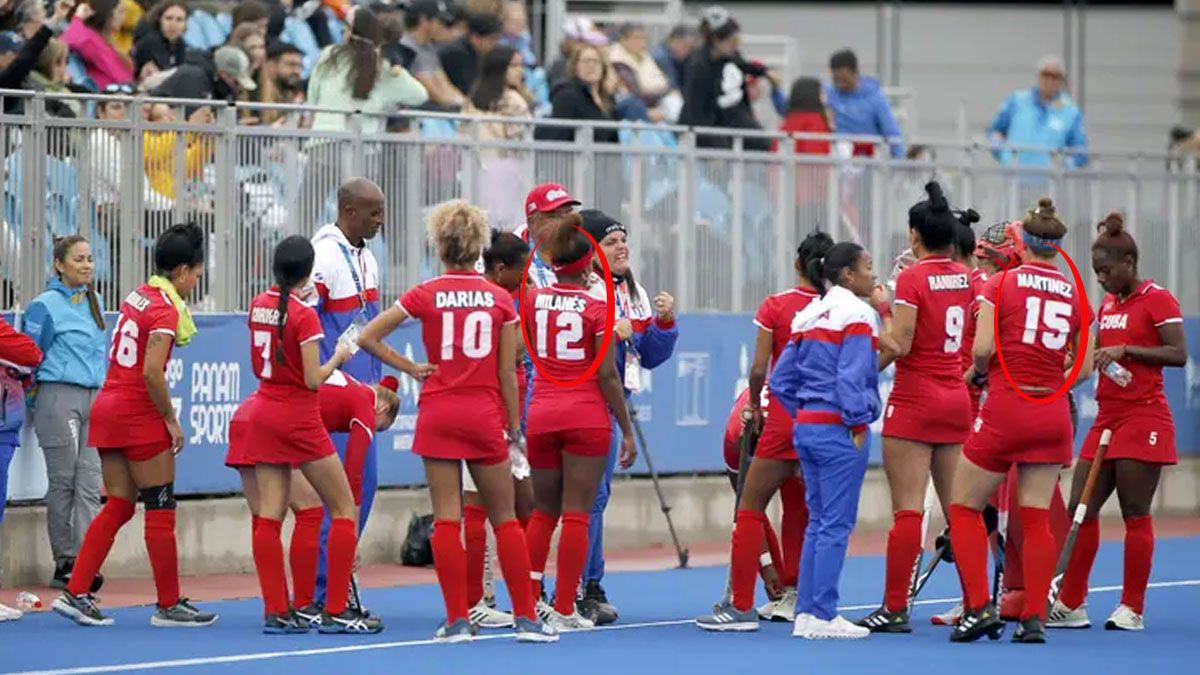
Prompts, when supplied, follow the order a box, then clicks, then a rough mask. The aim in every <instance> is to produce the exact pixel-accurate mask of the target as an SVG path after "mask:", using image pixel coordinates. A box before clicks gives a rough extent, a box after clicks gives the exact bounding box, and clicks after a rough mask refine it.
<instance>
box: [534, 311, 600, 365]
mask: <svg viewBox="0 0 1200 675" xmlns="http://www.w3.org/2000/svg"><path fill="white" fill-rule="evenodd" d="M533 318H534V321H537V334H538V336H537V351H538V356H539V357H541V358H543V359H544V358H546V357H547V356H549V354H548V353H547V351H546V348H547V344H546V343H547V341H548V338H547V337H546V335H547V334H548V333H549V332H550V330H549V329H550V311H549V310H545V309H539V310H538V311H537V313H536V314H534V317H533ZM554 326H555V327H556V328H558V333H557V334H556V335H555V336H554V337H555V339H554V352H555V354H554V358H556V359H560V360H562V361H582V360H584V359H585V358H587V353H586V352H585V351H584V350H583V347H582V346H579V347H572V346H571V345H572V344H573V343H578V342H579V339H580V338H582V337H583V317H582V316H580V315H578V314H573V313H571V312H562V313H560V314H559V315H558V316H556V317H555V318H554Z"/></svg>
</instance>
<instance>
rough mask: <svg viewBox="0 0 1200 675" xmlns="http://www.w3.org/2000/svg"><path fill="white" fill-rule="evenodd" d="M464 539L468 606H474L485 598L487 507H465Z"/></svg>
mask: <svg viewBox="0 0 1200 675" xmlns="http://www.w3.org/2000/svg"><path fill="white" fill-rule="evenodd" d="M463 540H464V541H465V542H466V546H467V606H468V607H474V606H475V605H477V604H479V601H480V600H482V599H483V568H484V563H485V561H484V558H485V557H486V556H487V509H485V508H483V507H482V506H476V505H475V504H467V505H466V506H464V507H463ZM526 555H528V552H526Z"/></svg>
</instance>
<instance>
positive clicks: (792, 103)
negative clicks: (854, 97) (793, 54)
mask: <svg viewBox="0 0 1200 675" xmlns="http://www.w3.org/2000/svg"><path fill="white" fill-rule="evenodd" d="M833 128H834V127H833V121H832V117H831V115H830V113H829V108H828V107H826V105H825V92H824V91H823V90H822V88H821V82H820V81H819V80H817V79H816V78H815V77H800V78H797V79H796V81H795V82H793V83H792V92H791V95H790V96H789V97H788V100H787V112H786V114H785V116H784V118H783V124H782V125H781V126H780V127H779V130H780V131H782V132H784V133H787V134H829V133H833ZM795 143H796V146H795V147H796V150H795V152H796V154H798V155H828V154H829V141H828V140H817V139H803V138H797V139H796V140H795ZM777 149H778V143H777V144H776V147H775V148H773V150H777Z"/></svg>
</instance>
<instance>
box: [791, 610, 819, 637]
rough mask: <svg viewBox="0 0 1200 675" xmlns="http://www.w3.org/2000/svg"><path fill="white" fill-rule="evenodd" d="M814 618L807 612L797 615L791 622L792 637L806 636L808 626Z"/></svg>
mask: <svg viewBox="0 0 1200 675" xmlns="http://www.w3.org/2000/svg"><path fill="white" fill-rule="evenodd" d="M815 618H816V617H814V616H813V615H812V614H809V613H807V612H805V613H804V614H800V615H799V616H797V617H796V620H795V621H794V622H793V623H792V637H802V638H806V637H808V626H809V624H810V623H811V622H812V621H813V619H815Z"/></svg>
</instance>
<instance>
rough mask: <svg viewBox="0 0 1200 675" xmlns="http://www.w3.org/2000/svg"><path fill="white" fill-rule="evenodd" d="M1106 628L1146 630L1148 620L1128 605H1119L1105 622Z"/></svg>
mask: <svg viewBox="0 0 1200 675" xmlns="http://www.w3.org/2000/svg"><path fill="white" fill-rule="evenodd" d="M1104 628H1105V629H1106V630H1145V629H1146V622H1145V621H1144V620H1143V619H1142V615H1141V614H1138V613H1137V612H1135V611H1133V610H1132V609H1130V608H1129V606H1128V605H1117V608H1116V609H1114V610H1113V613H1112V614H1110V615H1109V617H1108V621H1105V622H1104Z"/></svg>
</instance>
